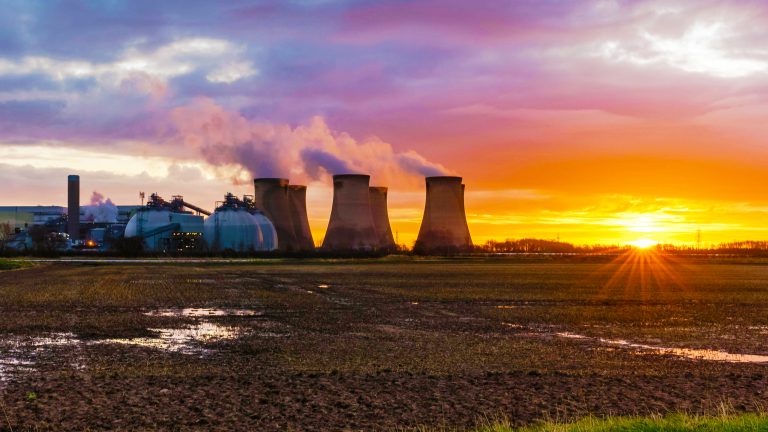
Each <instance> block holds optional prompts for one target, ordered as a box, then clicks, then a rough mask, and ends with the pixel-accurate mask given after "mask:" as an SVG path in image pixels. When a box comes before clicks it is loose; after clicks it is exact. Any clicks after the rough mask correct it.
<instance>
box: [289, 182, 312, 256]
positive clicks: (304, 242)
mask: <svg viewBox="0 0 768 432" xmlns="http://www.w3.org/2000/svg"><path fill="white" fill-rule="evenodd" d="M288 208H289V210H290V211H291V220H292V221H293V230H294V235H295V236H296V249H297V250H304V251H312V250H315V241H314V240H313V239H312V231H311V230H310V229H309V219H308V218H307V187H306V186H298V185H291V186H288Z"/></svg>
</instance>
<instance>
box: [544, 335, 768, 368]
mask: <svg viewBox="0 0 768 432" xmlns="http://www.w3.org/2000/svg"><path fill="white" fill-rule="evenodd" d="M555 335H556V336H560V337H564V338H569V339H581V340H593V341H597V342H600V343H603V344H607V345H616V346H621V347H625V348H632V349H636V350H640V351H647V352H648V353H650V354H657V355H674V356H678V357H685V358H689V359H693V360H710V361H721V362H728V363H768V356H765V355H757V354H732V353H728V352H725V351H716V350H708V349H691V348H672V347H663V346H654V345H645V344H638V343H632V342H629V341H626V340H623V339H605V338H595V337H589V336H584V335H580V334H576V333H570V332H560V333H555Z"/></svg>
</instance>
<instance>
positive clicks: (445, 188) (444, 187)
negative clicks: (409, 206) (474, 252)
mask: <svg viewBox="0 0 768 432" xmlns="http://www.w3.org/2000/svg"><path fill="white" fill-rule="evenodd" d="M426 184H427V199H426V203H425V206H424V218H423V219H422V222H421V228H420V229H419V236H418V238H417V240H416V245H415V246H414V250H415V251H416V252H418V253H441V252H462V251H467V250H470V249H472V237H471V236H470V234H469V226H468V225H467V217H466V214H465V211H464V185H463V184H462V183H461V177H452V176H437V177H427V178H426Z"/></svg>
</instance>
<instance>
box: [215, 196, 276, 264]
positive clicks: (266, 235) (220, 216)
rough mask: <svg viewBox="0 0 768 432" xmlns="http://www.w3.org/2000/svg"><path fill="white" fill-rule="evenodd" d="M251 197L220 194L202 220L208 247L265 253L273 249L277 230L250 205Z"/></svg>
mask: <svg viewBox="0 0 768 432" xmlns="http://www.w3.org/2000/svg"><path fill="white" fill-rule="evenodd" d="M252 204H253V200H252V199H248V197H244V198H243V199H242V200H240V199H238V198H237V197H235V196H234V195H232V194H231V193H229V194H227V195H226V196H225V197H224V201H222V202H221V203H220V205H218V206H217V207H216V210H214V212H213V214H212V215H210V216H208V217H207V218H206V219H205V223H204V231H203V232H204V236H205V240H206V242H207V244H208V248H209V249H210V250H212V251H216V252H220V251H226V250H231V251H235V252H267V251H272V250H275V249H277V246H278V240H277V232H276V231H275V227H274V225H273V224H272V222H270V221H269V219H267V217H266V216H264V214H263V213H261V212H260V211H259V210H257V209H255V208H254V207H253V206H252Z"/></svg>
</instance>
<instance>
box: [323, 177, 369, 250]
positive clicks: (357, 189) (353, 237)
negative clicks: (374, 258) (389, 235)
mask: <svg viewBox="0 0 768 432" xmlns="http://www.w3.org/2000/svg"><path fill="white" fill-rule="evenodd" d="M369 181H370V176H367V175H360V174H341V175H335V176H333V206H332V208H331V220H330V221H329V222H328V231H326V233H325V239H324V240H323V249H325V250H330V251H355V250H357V251H360V250H376V249H378V248H379V241H378V238H377V236H376V228H375V226H374V224H373V215H372V214H371V198H370V192H369V190H368V182H369Z"/></svg>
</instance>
